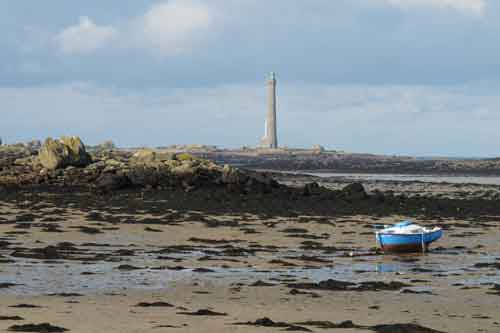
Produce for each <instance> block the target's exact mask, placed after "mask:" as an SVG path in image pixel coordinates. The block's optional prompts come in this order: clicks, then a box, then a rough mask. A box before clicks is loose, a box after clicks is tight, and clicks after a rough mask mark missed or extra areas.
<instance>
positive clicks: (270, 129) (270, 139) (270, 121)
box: [260, 72, 278, 149]
mask: <svg viewBox="0 0 500 333" xmlns="http://www.w3.org/2000/svg"><path fill="white" fill-rule="evenodd" d="M267 94H268V104H267V117H266V121H265V133H264V137H263V138H262V140H261V144H260V147H262V148H270V149H276V148H278V131H277V125H276V74H275V73H274V72H272V73H271V75H270V77H269V80H268V81H267Z"/></svg>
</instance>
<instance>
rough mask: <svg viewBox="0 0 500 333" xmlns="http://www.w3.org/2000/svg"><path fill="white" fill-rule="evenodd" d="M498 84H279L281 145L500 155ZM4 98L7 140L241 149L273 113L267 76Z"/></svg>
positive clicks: (59, 89) (86, 87)
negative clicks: (75, 138)
mask: <svg viewBox="0 0 500 333" xmlns="http://www.w3.org/2000/svg"><path fill="white" fill-rule="evenodd" d="M498 90H499V87H498V85H490V84H488V83H485V84H484V86H482V85H481V84H477V85H475V86H470V87H469V86H418V85H415V86H404V85H395V86H379V85H329V84H292V85H288V84H280V85H279V86H278V131H279V135H280V142H281V143H282V144H283V145H288V146H291V147H310V146H311V145H313V144H322V145H324V146H327V147H329V148H332V149H340V150H347V151H355V152H375V153H388V154H392V153H398V154H412V155H431V154H433V155H455V156H495V155H497V154H498V144H497V143H498V142H499V141H500V132H499V131H498V126H497V124H498V122H499V121H500V112H499V111H498V107H497V106H498V105H499V104H500V97H499V96H498V94H497V91H498ZM0 100H2V107H3V108H4V109H5V110H9V112H5V114H2V136H3V137H4V139H5V141H7V142H14V141H27V140H29V139H32V138H40V139H41V138H44V137H46V136H60V135H64V134H67V135H80V136H82V137H83V138H84V140H85V142H87V143H89V144H95V143H99V142H101V141H104V140H106V139H112V140H114V141H115V142H117V143H118V144H119V145H124V146H140V145H149V146H159V145H169V144H182V143H185V144H189V143H204V144H216V145H219V146H222V147H238V146H242V145H255V144H257V143H258V140H259V138H260V137H261V135H262V127H263V124H264V117H265V113H266V91H265V83H264V82H263V83H262V84H230V85H220V86H213V87H210V88H177V89H168V90H165V89H160V88H158V89H156V90H148V91H143V92H137V91H134V90H121V89H109V88H106V87H103V86H100V85H96V84H92V83H86V84H64V85H55V86H44V87H31V88H0ZM41 107H43V111H40V110H41V109H40V108H41ZM41 112H43V117H40V113H41ZM19 119H23V121H22V122H20V121H19ZM229 124H230V125H229ZM304 124H307V126H304ZM131 129H132V130H131Z"/></svg>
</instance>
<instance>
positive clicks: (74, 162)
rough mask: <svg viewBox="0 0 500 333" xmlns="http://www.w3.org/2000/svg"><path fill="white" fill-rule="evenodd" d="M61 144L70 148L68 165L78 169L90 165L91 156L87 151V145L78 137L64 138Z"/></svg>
mask: <svg viewBox="0 0 500 333" xmlns="http://www.w3.org/2000/svg"><path fill="white" fill-rule="evenodd" d="M61 142H62V143H63V144H64V145H65V146H66V147H68V149H69V156H68V165H70V166H76V167H85V166H87V165H89V164H90V162H91V158H90V155H89V154H88V153H87V151H86V150H85V145H84V144H83V142H82V140H81V139H80V138H79V137H77V136H63V137H61Z"/></svg>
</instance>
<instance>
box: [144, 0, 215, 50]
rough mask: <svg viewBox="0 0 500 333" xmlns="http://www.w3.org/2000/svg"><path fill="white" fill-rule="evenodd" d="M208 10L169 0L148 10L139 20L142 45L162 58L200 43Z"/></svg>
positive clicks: (207, 24)
mask: <svg viewBox="0 0 500 333" xmlns="http://www.w3.org/2000/svg"><path fill="white" fill-rule="evenodd" d="M212 19H213V12H212V10H211V9H210V8H209V7H207V6H206V5H204V4H203V3H201V2H199V1H195V0H171V1H168V2H163V3H160V4H157V5H154V6H152V7H151V8H150V9H149V10H148V11H147V12H146V13H145V14H144V15H143V16H142V17H141V18H140V19H139V30H140V34H141V36H139V37H140V38H143V43H144V44H146V46H148V47H152V48H154V49H156V50H158V51H160V52H161V53H162V54H175V53H179V52H181V51H184V50H185V49H187V48H189V47H191V46H192V45H194V44H196V43H198V42H201V41H202V39H203V36H204V35H205V32H206V31H207V29H208V28H209V27H210V26H211V23H212Z"/></svg>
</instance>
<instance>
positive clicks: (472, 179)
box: [301, 172, 500, 185]
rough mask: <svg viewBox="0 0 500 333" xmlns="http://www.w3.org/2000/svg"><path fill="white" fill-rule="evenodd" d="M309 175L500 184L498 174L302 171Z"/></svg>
mask: <svg viewBox="0 0 500 333" xmlns="http://www.w3.org/2000/svg"><path fill="white" fill-rule="evenodd" d="M301 174H307V175H311V176H317V177H322V178H337V179H339V180H351V181H352V180H354V181H398V182H415V181H419V182H423V183H450V184H479V185H500V177H498V176H451V175H446V176H445V175H417V174H377V173H326V172H325V173H323V172H304V173H302V172H301Z"/></svg>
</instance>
